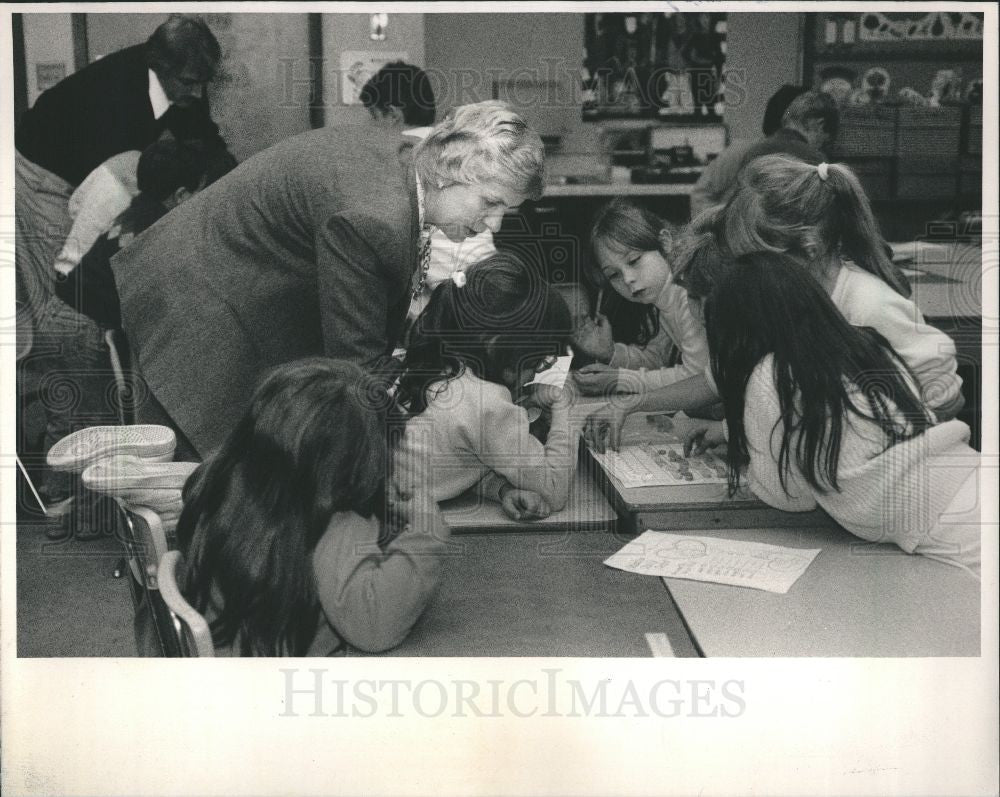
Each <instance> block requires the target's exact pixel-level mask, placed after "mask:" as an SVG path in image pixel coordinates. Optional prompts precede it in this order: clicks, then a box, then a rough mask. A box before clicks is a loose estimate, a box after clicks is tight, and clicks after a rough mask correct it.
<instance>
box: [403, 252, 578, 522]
mask: <svg viewBox="0 0 1000 797" xmlns="http://www.w3.org/2000/svg"><path fill="white" fill-rule="evenodd" d="M570 334H571V322H570V315H569V310H568V309H567V307H566V304H565V302H564V301H563V299H562V298H561V297H560V296H559V294H558V293H557V292H556V291H555V290H554V289H552V288H550V287H549V286H548V285H546V284H545V283H544V282H543V280H542V279H541V277H540V276H539V275H538V274H537V273H535V272H533V271H532V270H531V269H529V268H528V267H527V266H526V265H525V264H524V263H523V262H522V261H520V260H519V259H518V258H517V257H515V256H514V255H512V254H510V253H508V252H502V251H501V252H498V253H497V254H495V255H493V256H492V257H489V258H487V259H486V260H483V261H480V262H479V263H476V264H475V265H473V266H471V267H470V268H469V269H468V270H467V271H465V272H457V273H456V274H455V275H454V276H453V277H452V279H450V280H446V281H445V282H443V283H442V284H440V285H439V286H438V287H437V288H435V290H434V293H433V294H432V295H431V300H430V302H429V303H428V305H427V307H426V308H425V309H424V311H423V313H422V314H421V315H420V317H419V318H418V319H417V321H416V323H415V325H414V327H413V331H412V335H411V338H410V344H409V346H408V347H407V350H406V357H405V360H404V371H403V375H402V377H401V379H400V382H399V392H398V394H397V399H398V400H399V402H400V403H401V404H402V406H403V407H404V408H405V410H406V411H407V413H408V415H409V420H408V421H407V422H406V426H405V429H404V430H403V435H402V441H401V443H400V446H399V451H398V454H397V456H396V471H395V472H396V479H397V481H398V482H399V483H400V484H403V485H420V488H419V489H427V490H429V491H430V492H431V494H432V495H433V496H434V498H435V500H438V501H443V500H446V499H448V498H454V497H456V496H458V495H460V494H462V493H464V492H466V491H467V490H469V489H470V488H477V489H478V490H479V491H480V494H481V495H482V496H483V497H484V498H486V499H489V500H493V501H499V502H500V503H501V505H502V506H503V509H504V511H505V512H506V513H507V514H508V515H509V516H511V517H513V518H515V519H537V518H541V517H545V516H546V515H548V514H550V513H551V512H554V511H557V510H559V509H561V508H562V507H563V506H564V505H565V504H566V501H567V498H568V496H569V485H570V483H571V480H572V478H573V474H574V473H575V470H576V461H577V448H578V445H579V432H580V427H581V426H582V422H581V421H578V420H576V419H575V418H573V417H571V408H572V404H573V390H572V382H570V381H567V383H566V386H565V387H563V388H562V389H560V388H557V387H555V386H551V385H543V384H535V385H532V386H531V387H530V388H529V387H526V384H527V383H529V382H532V381H533V380H534V378H535V376H536V374H538V373H539V372H541V371H543V370H545V369H546V368H547V367H550V366H551V365H553V364H554V363H555V360H556V357H557V356H559V355H563V354H565V353H566V350H567V347H568V345H569V341H570ZM530 405H535V406H537V407H540V408H542V409H543V410H544V411H546V412H548V413H549V414H550V419H549V420H550V424H549V431H548V435H547V438H546V441H545V443H544V444H543V443H542V442H541V441H539V440H538V439H537V438H535V437H534V436H532V434H531V433H530V431H529V428H528V427H529V415H528V411H527V407H528V406H530ZM413 489H417V487H416V486H414V487H413Z"/></svg>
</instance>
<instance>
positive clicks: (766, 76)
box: [425, 12, 802, 154]
mask: <svg viewBox="0 0 1000 797" xmlns="http://www.w3.org/2000/svg"><path fill="white" fill-rule="evenodd" d="M801 17H802V15H801V14H794V13H787V14H775V13H763V14H754V13H749V12H745V13H734V14H730V15H729V19H728V34H727V53H726V65H727V68H728V69H732V70H735V71H736V72H738V74H739V77H740V81H741V85H740V86H739V87H738V89H737V87H736V86H735V85H734V86H733V90H732V91H731V92H730V99H731V100H732V105H731V106H730V107H729V108H727V110H726V115H725V122H726V124H727V126H729V128H730V137H731V138H756V137H759V136H760V124H761V120H762V118H763V113H764V106H765V105H766V103H767V100H768V99H769V98H770V96H771V94H773V93H774V91H775V89H777V88H778V87H779V86H780V85H782V84H783V83H797V82H799V81H800V75H801V66H800V61H801V52H800V51H801V42H802V34H801V30H800V28H801ZM425 30H426V36H425V42H426V48H427V66H428V68H429V69H431V70H433V71H435V72H440V73H441V74H443V75H446V76H447V77H448V82H447V90H446V91H445V92H443V101H439V106H443V109H446V108H447V107H449V106H451V105H456V104H461V103H463V102H474V101H476V100H482V99H488V98H489V97H491V96H492V95H491V91H492V80H491V78H492V76H493V75H495V74H496V73H497V72H498V71H499V72H500V73H501V74H503V75H504V76H509V75H512V74H515V73H516V72H517V71H518V70H520V69H528V70H535V71H536V73H537V74H538V75H540V76H541V77H543V78H544V77H545V76H546V75H547V74H551V72H552V69H553V66H552V65H554V68H555V70H556V71H557V72H558V74H559V77H560V82H561V88H560V89H559V91H558V92H557V94H556V97H557V98H558V99H557V102H556V103H555V109H554V110H553V109H552V108H549V109H548V112H547V113H546V114H545V116H544V121H545V122H546V123H547V126H548V127H550V128H553V131H552V132H554V129H555V128H560V127H561V130H560V133H561V135H562V136H563V147H562V152H563V153H566V154H573V153H588V152H595V151H598V150H599V149H600V148H601V147H602V134H601V125H600V124H599V123H593V122H583V121H582V119H581V118H580V103H579V95H578V82H579V81H578V75H579V69H580V66H581V64H582V59H583V33H584V31H583V14H581V13H576V14H549V13H544V14H527V13H522V14H503V15H496V14H433V13H428V14H427V15H426V23H425ZM761 53H767V58H761V57H760V56H761ZM547 70H548V71H547ZM532 110H536V109H533V108H531V107H528V108H526V110H525V115H526V116H529V119H530V116H531V112H532ZM556 117H558V119H556ZM639 124H640V125H642V124H646V123H644V122H643V123H639Z"/></svg>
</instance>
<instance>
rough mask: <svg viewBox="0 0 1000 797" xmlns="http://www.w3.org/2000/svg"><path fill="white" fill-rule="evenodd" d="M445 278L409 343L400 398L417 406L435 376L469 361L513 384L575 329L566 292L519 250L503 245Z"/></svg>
mask: <svg viewBox="0 0 1000 797" xmlns="http://www.w3.org/2000/svg"><path fill="white" fill-rule="evenodd" d="M457 280H458V281H456V279H449V280H445V281H444V282H442V283H441V284H440V285H438V286H437V288H435V289H434V293H433V294H431V299H430V301H429V302H428V304H427V307H425V308H424V311H423V313H421V314H420V316H419V317H418V318H417V320H416V322H415V324H414V329H413V333H412V337H411V339H410V345H409V346H408V347H407V350H406V359H405V361H404V371H403V376H402V378H401V380H400V389H399V397H398V398H399V400H400V402H401V403H402V404H404V405H405V406H406V408H407V409H408V411H409V412H410V414H412V415H416V414H419V413H421V412H423V411H424V410H425V409H426V408H427V403H428V400H429V399H430V398H431V396H429V395H428V391H429V389H430V387H431V385H432V384H434V383H435V382H440V381H442V380H447V379H452V378H454V377H456V376H459V375H461V374H462V373H463V372H464V370H465V369H468V370H469V371H471V372H472V373H473V374H475V375H476V376H477V377H479V378H480V379H485V380H487V381H490V382H496V383H498V384H502V385H506V384H507V383H508V379H509V376H508V374H510V373H513V374H515V375H516V374H520V373H521V370H522V369H524V368H527V367H535V366H536V365H537V364H538V363H539V362H540V361H541V360H543V359H544V358H545V357H547V356H550V355H560V354H563V353H565V350H566V347H567V346H568V345H569V341H570V337H571V335H572V321H571V319H570V313H569V308H567V307H566V302H565V301H564V300H563V298H562V297H561V296H560V295H559V294H558V293H557V292H556V291H555V290H554V289H552V288H550V287H549V285H548V284H546V282H545V281H544V280H543V279H542V277H541V275H540V274H539V273H538V271H537V270H535V269H532V268H529V267H528V266H527V265H526V264H525V263H524V261H522V260H520V259H519V258H518V257H517V256H516V255H514V254H512V253H510V252H506V251H503V250H501V251H499V252H497V253H496V254H494V255H492V256H491V257H488V258H486V259H485V260H482V261H480V262H478V263H476V264H474V265H473V266H470V267H469V269H468V270H467V271H465V272H464V280H463V279H462V277H461V276H459V277H457Z"/></svg>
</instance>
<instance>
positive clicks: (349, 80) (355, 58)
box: [340, 50, 410, 105]
mask: <svg viewBox="0 0 1000 797" xmlns="http://www.w3.org/2000/svg"><path fill="white" fill-rule="evenodd" d="M409 60H410V54H409V53H408V52H407V51H405V50H397V51H395V52H386V51H385V50H345V51H344V52H342V53H341V54H340V76H341V79H340V102H341V103H342V104H343V105H360V104H361V98H360V94H361V89H362V88H363V87H364V85H365V83H367V82H368V79H369V78H370V77H371V76H372V75H374V74H375V73H376V72H378V71H379V70H380V69H381V68H382V67H383V66H385V65H386V64H391V63H392V62H393V61H407V62H408V61H409Z"/></svg>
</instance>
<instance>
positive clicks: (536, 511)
mask: <svg viewBox="0 0 1000 797" xmlns="http://www.w3.org/2000/svg"><path fill="white" fill-rule="evenodd" d="M500 506H502V507H503V511H504V512H505V513H506V515H507V517H509V518H512V519H513V520H541V519H542V518H546V517H548V516H549V515H551V514H552V509H551V508H550V507H549V504H548V501H546V500H545V499H544V498H542V496H540V495H539V494H538V493H536V492H534V491H533V490H518V489H517V488H516V487H511V488H509V489H508V490H506V491H505V492H504V494H503V497H501V499H500Z"/></svg>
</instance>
